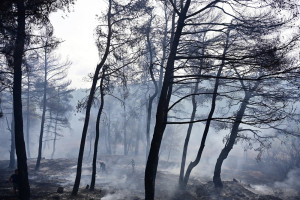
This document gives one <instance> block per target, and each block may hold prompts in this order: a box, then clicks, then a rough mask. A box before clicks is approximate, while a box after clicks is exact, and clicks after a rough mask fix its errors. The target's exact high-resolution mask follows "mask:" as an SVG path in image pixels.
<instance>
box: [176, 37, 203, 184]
mask: <svg viewBox="0 0 300 200" xmlns="http://www.w3.org/2000/svg"><path fill="white" fill-rule="evenodd" d="M205 37H206V33H204V35H203V43H204V41H205ZM204 53H205V46H204V47H203V48H202V51H201V55H202V56H204ZM202 67H203V59H201V60H200V69H199V72H198V74H199V75H201V71H202ZM199 81H200V80H199V79H197V82H196V83H195V87H194V92H193V93H194V94H196V93H197V92H198V87H199ZM192 106H193V108H192V114H191V121H194V119H195V115H196V111H197V101H196V96H195V95H193V96H192ZM193 126H194V123H190V124H189V127H188V130H187V133H186V137H185V141H184V146H183V151H182V159H181V166H180V175H179V186H180V188H182V189H183V188H184V183H183V177H184V170H185V163H186V154H187V149H188V145H189V141H190V136H191V133H192V129H193Z"/></svg>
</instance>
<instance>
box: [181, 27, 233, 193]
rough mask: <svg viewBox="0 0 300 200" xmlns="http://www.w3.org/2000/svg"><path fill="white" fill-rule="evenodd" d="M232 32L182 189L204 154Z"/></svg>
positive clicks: (228, 31)
mask: <svg viewBox="0 0 300 200" xmlns="http://www.w3.org/2000/svg"><path fill="white" fill-rule="evenodd" d="M230 30H231V27H229V28H228V30H227V33H226V42H225V47H224V50H223V54H222V57H223V59H222V63H221V65H220V67H219V70H218V73H217V77H216V82H215V86H214V91H213V96H212V102H211V109H210V112H209V114H208V117H207V121H206V124H205V128H204V132H203V136H202V139H201V144H200V148H199V150H198V153H197V156H196V159H195V160H194V161H192V162H191V163H190V164H189V166H188V168H187V170H186V173H185V176H184V180H183V184H182V188H186V185H187V182H188V180H189V178H190V174H191V172H192V170H193V169H194V167H196V166H197V165H198V163H199V162H200V159H201V156H202V152H203V150H204V147H205V142H206V138H207V135H208V132H209V128H210V123H211V120H212V117H213V114H214V112H215V108H216V100H217V93H218V88H219V82H220V80H219V77H220V75H221V72H222V69H223V67H224V66H225V55H226V52H227V49H228V46H229V36H230Z"/></svg>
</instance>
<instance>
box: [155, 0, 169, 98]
mask: <svg viewBox="0 0 300 200" xmlns="http://www.w3.org/2000/svg"><path fill="white" fill-rule="evenodd" d="M164 11H165V12H164V14H165V29H164V37H163V41H162V58H161V63H160V69H159V79H158V88H157V89H158V91H157V94H158V95H160V93H161V87H162V80H163V74H164V65H165V60H166V48H167V34H168V16H167V5H166V4H165V5H164ZM158 95H157V97H158V98H157V100H159V96H158Z"/></svg>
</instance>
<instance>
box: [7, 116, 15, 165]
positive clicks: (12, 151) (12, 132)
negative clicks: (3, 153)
mask: <svg viewBox="0 0 300 200" xmlns="http://www.w3.org/2000/svg"><path fill="white" fill-rule="evenodd" d="M10 127H11V128H10V135H11V144H10V153H9V155H10V156H9V158H10V159H9V165H8V167H9V168H15V165H16V162H15V161H16V158H15V153H16V144H15V120H14V116H13V114H12V118H11V126H10Z"/></svg>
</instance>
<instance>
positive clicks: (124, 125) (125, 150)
mask: <svg viewBox="0 0 300 200" xmlns="http://www.w3.org/2000/svg"><path fill="white" fill-rule="evenodd" d="M123 100H124V104H123V112H124V120H123V129H124V155H127V154H128V147H127V146H128V143H127V123H126V121H127V119H126V104H125V98H124V99H123Z"/></svg>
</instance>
